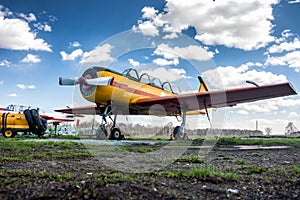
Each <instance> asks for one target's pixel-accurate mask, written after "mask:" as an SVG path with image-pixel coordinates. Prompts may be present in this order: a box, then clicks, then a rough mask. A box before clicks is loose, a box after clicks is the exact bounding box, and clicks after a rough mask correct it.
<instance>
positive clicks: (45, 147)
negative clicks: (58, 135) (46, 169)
mask: <svg viewBox="0 0 300 200" xmlns="http://www.w3.org/2000/svg"><path fill="white" fill-rule="evenodd" d="M0 151H1V153H2V156H1V157H0V163H3V162H10V161H28V160H32V159H42V160H46V159H59V158H84V157H90V156H91V154H90V153H89V152H88V151H87V150H86V149H85V148H84V146H83V144H80V143H75V142H66V141H63V142H51V141H50V142H49V141H45V142H35V141H28V140H19V139H5V140H0ZM12 155H13V156H12Z"/></svg>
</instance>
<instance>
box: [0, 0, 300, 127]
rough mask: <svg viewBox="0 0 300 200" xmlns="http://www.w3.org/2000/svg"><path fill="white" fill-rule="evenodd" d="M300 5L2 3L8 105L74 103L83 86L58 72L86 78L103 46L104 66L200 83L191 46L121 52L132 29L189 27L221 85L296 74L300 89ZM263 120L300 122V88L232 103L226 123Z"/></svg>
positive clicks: (149, 31) (232, 0)
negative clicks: (121, 39)
mask: <svg viewBox="0 0 300 200" xmlns="http://www.w3.org/2000/svg"><path fill="white" fill-rule="evenodd" d="M62 2H63V3H62ZM299 9H300V3H299V2H298V0H286V1H278V0H266V1H258V0H251V1H239V0H225V1H218V0H216V1H193V0H191V1H186V0H185V1H183V0H168V1H162V0H130V1H128V0H114V1H97V0H88V1H78V0H77V1H74V0H72V1H66V0H65V1H58V0H51V1H37V0H29V1H21V0H16V1H8V0H7V1H1V2H0V73H1V75H0V95H1V102H0V105H1V106H6V105H8V104H24V105H36V106H39V107H41V108H42V109H43V110H45V111H47V112H50V111H52V110H54V109H56V108H61V107H64V106H66V105H72V102H73V89H72V88H68V87H60V86H59V85H58V77H60V76H67V77H74V76H78V71H80V70H81V67H82V66H90V65H89V64H95V62H91V63H89V62H88V61H91V58H92V57H91V56H92V55H93V53H96V52H97V50H101V51H100V52H101V53H102V55H101V58H102V60H100V61H97V64H101V65H105V63H109V62H110V63H111V62H113V64H111V66H112V67H113V68H114V69H116V70H120V71H122V70H123V69H124V68H126V67H130V66H131V67H132V66H134V67H136V68H139V69H140V70H141V71H142V70H146V69H149V66H150V65H151V66H152V67H153V66H154V67H153V68H151V70H152V74H153V75H157V74H158V75H161V74H164V73H165V72H166V73H168V77H165V78H169V81H172V82H174V83H176V81H177V83H179V84H181V85H182V83H183V82H182V81H183V78H185V79H186V80H188V81H189V83H190V84H192V85H194V82H193V81H194V80H195V78H196V77H197V75H198V74H195V72H194V71H193V70H189V69H190V67H189V64H188V62H185V61H184V59H183V57H185V58H187V57H189V58H190V60H192V61H195V60H198V61H199V59H196V58H194V57H193V55H191V54H189V55H187V54H185V50H184V47H187V44H186V46H184V45H183V44H180V46H179V45H178V46H177V48H176V45H174V44H173V46H172V45H171V43H170V45H167V42H166V40H165V41H163V40H160V41H159V42H160V43H159V44H157V45H156V48H154V49H144V50H141V51H138V52H133V53H128V54H124V55H123V54H122V55H121V56H120V54H118V55H119V56H118V57H115V54H114V52H113V51H114V50H115V49H116V48H115V47H114V46H113V45H112V42H111V43H110V41H113V40H114V39H115V38H117V36H116V34H119V33H124V31H133V32H139V33H140V34H142V35H144V36H145V37H147V38H151V37H152V38H154V37H157V36H158V35H157V34H163V35H164V36H163V37H165V36H167V37H169V38H170V40H171V39H176V38H178V37H180V35H181V34H182V33H184V34H187V36H188V37H189V38H191V39H192V40H194V42H195V43H197V44H198V45H199V46H200V45H201V46H202V47H203V48H204V49H206V51H207V52H208V55H209V58H210V61H211V62H213V64H214V65H212V66H211V67H210V69H203V70H200V71H199V73H201V75H202V76H203V77H204V78H205V79H206V80H207V82H208V84H209V85H210V87H211V88H232V87H245V86H248V85H247V84H246V83H245V80H254V81H255V82H257V83H258V84H260V85H263V84H270V83H279V82H286V81H289V82H292V83H293V85H294V87H295V88H296V90H297V91H300V82H299V75H300V72H299V71H300V33H299V31H300V24H299V23H298V22H297V20H298V19H299V12H298V11H299ZM121 36H122V34H121ZM111 38H113V39H111ZM132 43H134V41H132ZM175 44H176V43H175ZM131 45H132V46H134V44H131ZM191 46H193V47H194V46H195V45H192V43H191ZM97 47H98V48H97ZM159 47H160V48H159ZM194 48H196V47H194ZM161 49H164V50H169V51H173V52H175V53H177V54H178V55H179V56H174V55H173V56H170V55H169V54H168V52H163V51H161ZM189 52H195V51H193V50H191V49H190V51H189ZM196 52H197V53H199V52H200V51H198V49H197V48H196ZM98 53H99V52H98ZM195 56H201V55H200V54H195ZM105 61H106V62H105ZM119 64H120V65H122V67H120V68H118V66H119ZM166 64H168V65H166ZM163 68H164V69H167V70H165V71H162V70H163ZM147 72H149V70H148V71H147ZM149 73H150V72H149ZM216 73H218V74H219V77H220V78H221V79H222V84H221V85H220V81H218V80H216V79H215V77H216V76H215V74H216ZM160 78H164V77H160ZM193 78H194V79H193ZM180 81H181V82H180ZM195 83H196V82H195ZM190 89H194V88H190ZM186 90H189V89H186ZM204 120H205V119H204ZM256 120H258V121H259V128H260V129H261V130H263V131H264V129H265V128H266V127H271V128H272V132H273V133H283V132H284V128H285V126H286V125H287V123H288V122H290V121H291V122H293V123H294V124H295V125H296V127H298V128H299V127H300V98H299V95H297V96H293V97H286V98H278V99H275V100H269V101H262V102H257V103H251V104H242V105H240V106H237V107H234V108H230V109H228V110H227V111H226V119H225V123H224V127H225V128H242V129H243V128H245V129H254V128H255V121H256Z"/></svg>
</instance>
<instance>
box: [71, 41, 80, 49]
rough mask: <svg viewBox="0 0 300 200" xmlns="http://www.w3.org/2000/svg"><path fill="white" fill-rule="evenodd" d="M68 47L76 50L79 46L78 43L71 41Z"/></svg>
mask: <svg viewBox="0 0 300 200" xmlns="http://www.w3.org/2000/svg"><path fill="white" fill-rule="evenodd" d="M69 46H70V47H75V48H77V47H80V46H81V44H80V43H79V42H78V41H73V42H70V44H69Z"/></svg>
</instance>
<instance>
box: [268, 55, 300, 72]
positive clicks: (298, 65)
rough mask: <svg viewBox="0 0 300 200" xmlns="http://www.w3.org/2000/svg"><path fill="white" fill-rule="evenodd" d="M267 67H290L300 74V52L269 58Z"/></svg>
mask: <svg viewBox="0 0 300 200" xmlns="http://www.w3.org/2000/svg"><path fill="white" fill-rule="evenodd" d="M265 65H272V66H276V65H281V66H288V67H290V68H293V69H294V70H295V71H296V72H300V51H299V50H298V51H293V52H290V53H287V54H285V55H283V56H268V58H267V60H266V63H265Z"/></svg>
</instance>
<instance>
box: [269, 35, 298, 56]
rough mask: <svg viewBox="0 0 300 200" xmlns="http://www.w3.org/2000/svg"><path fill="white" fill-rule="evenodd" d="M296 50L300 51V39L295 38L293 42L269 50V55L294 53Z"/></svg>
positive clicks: (275, 45) (283, 43)
mask: <svg viewBox="0 0 300 200" xmlns="http://www.w3.org/2000/svg"><path fill="white" fill-rule="evenodd" d="M296 49H300V41H299V39H298V38H294V40H293V41H291V42H282V43H280V44H274V45H272V46H271V47H270V48H269V49H268V51H269V53H282V52H283V51H294V50H296Z"/></svg>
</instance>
